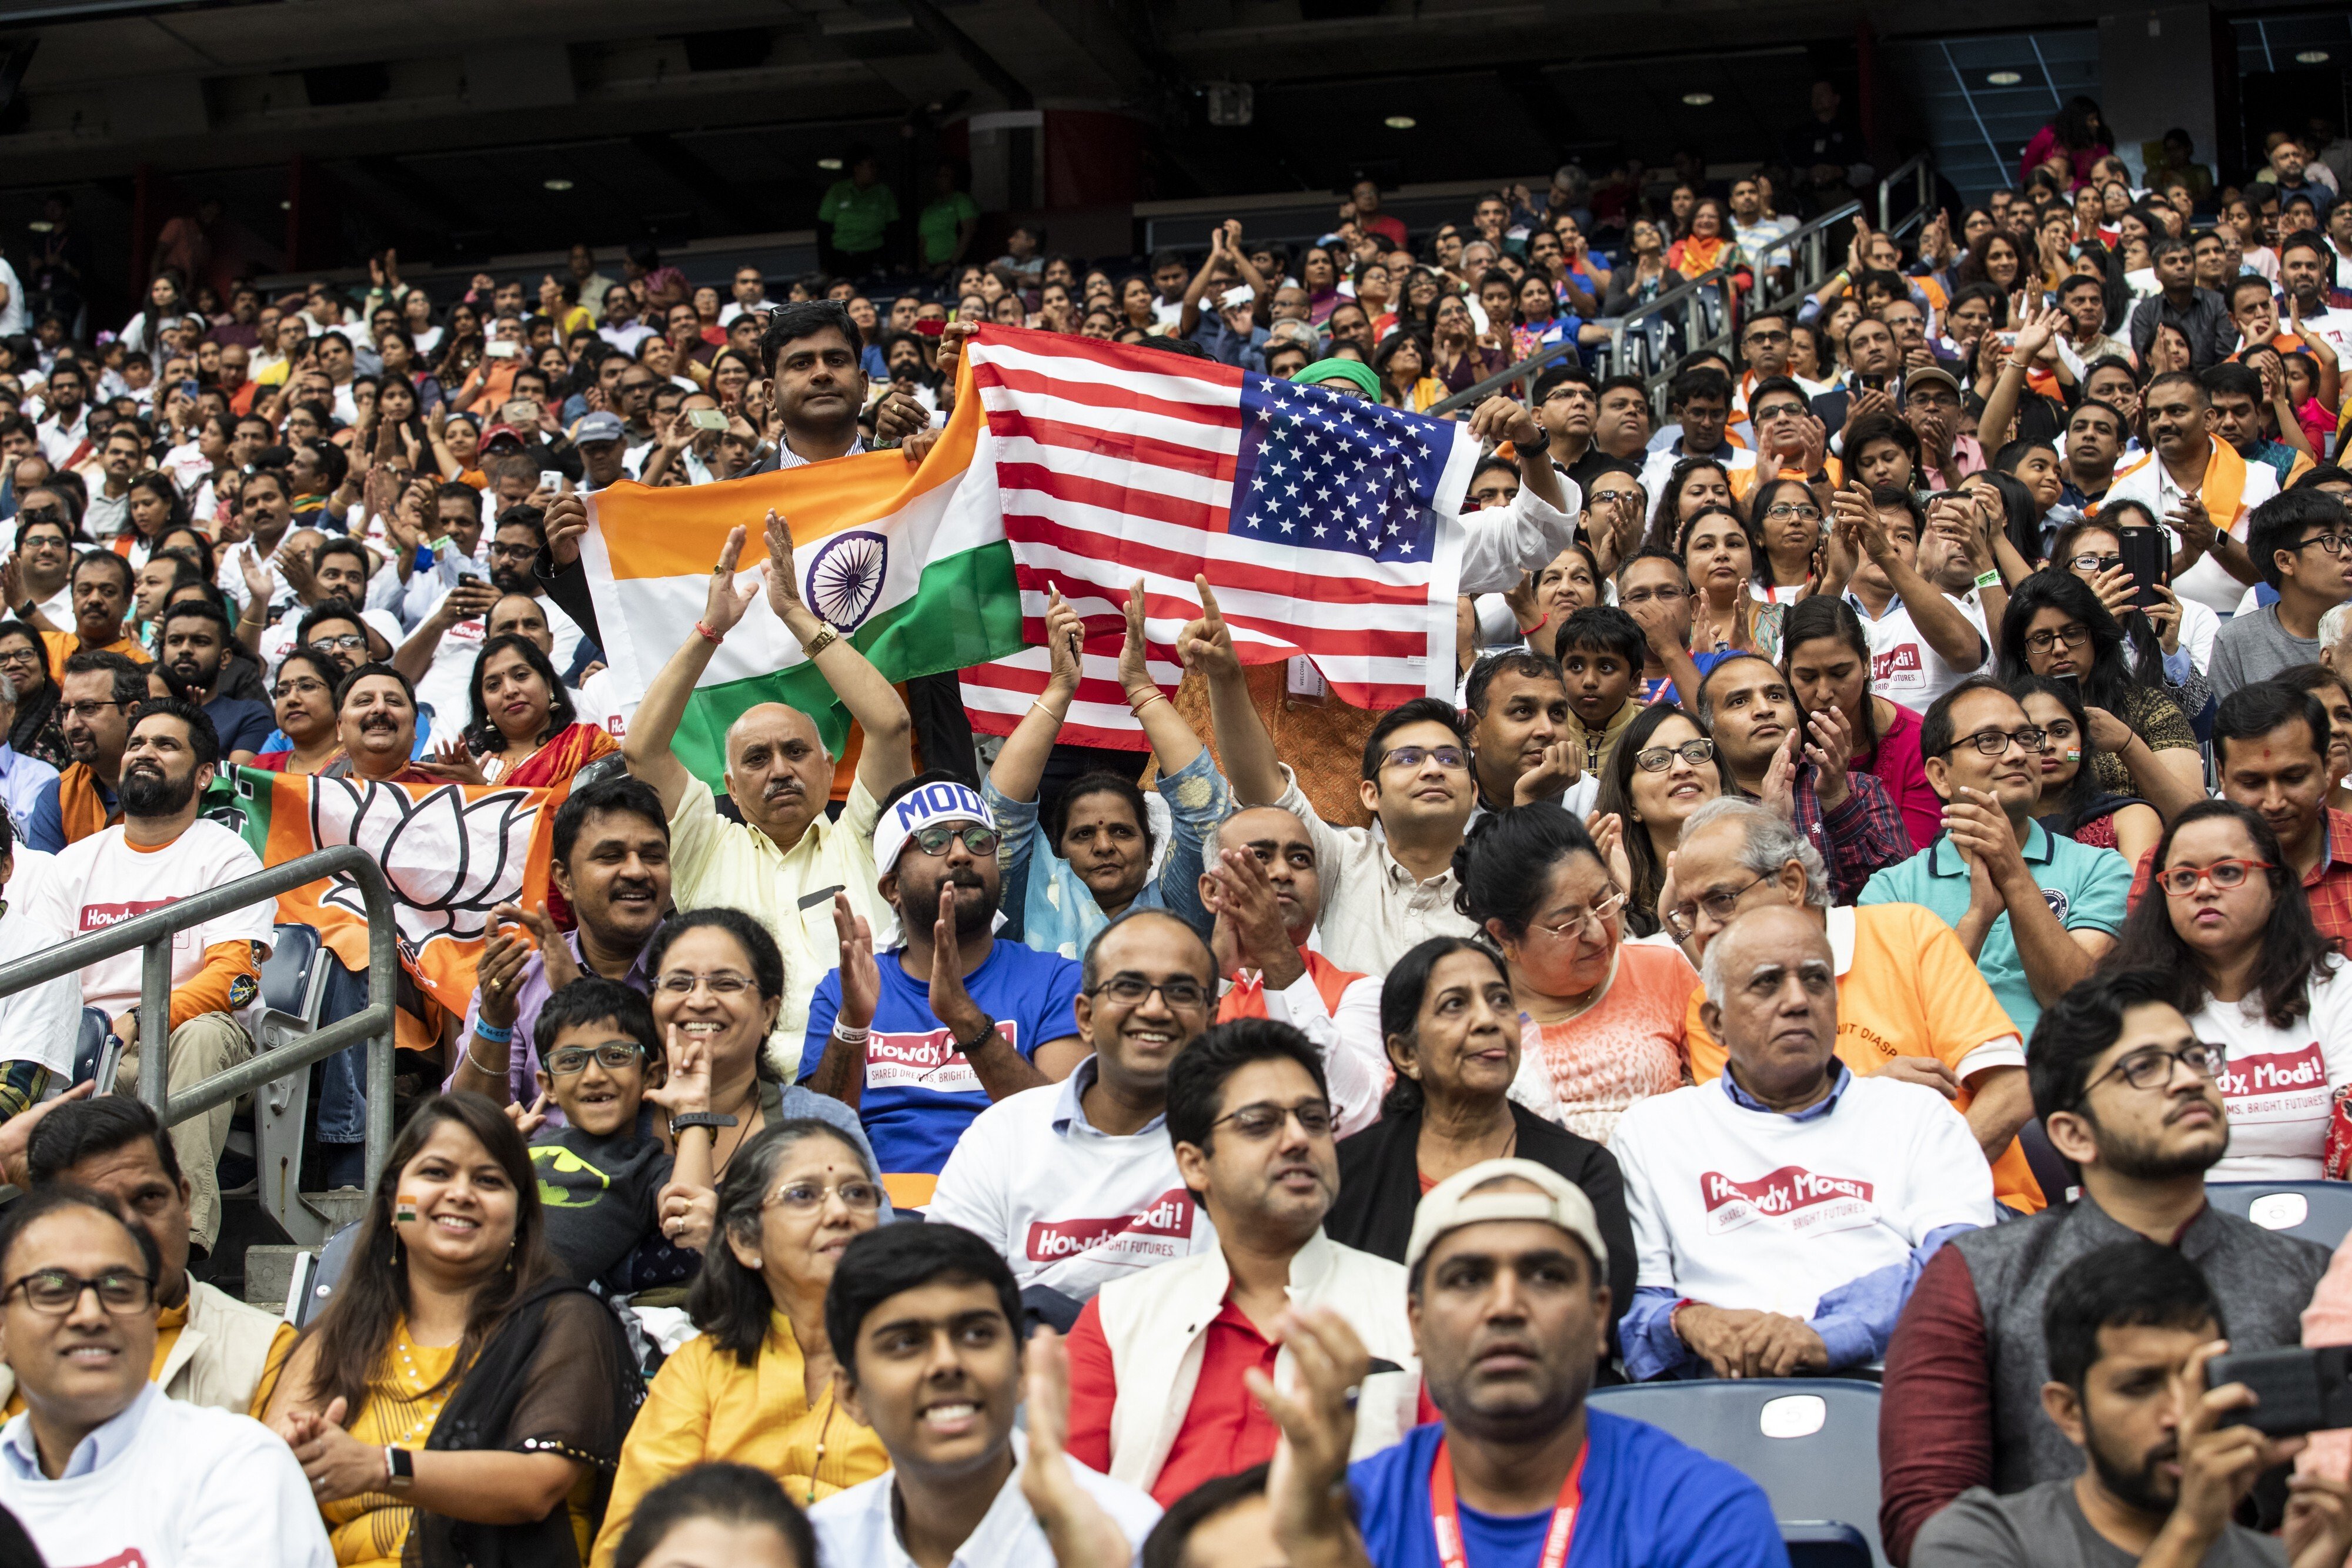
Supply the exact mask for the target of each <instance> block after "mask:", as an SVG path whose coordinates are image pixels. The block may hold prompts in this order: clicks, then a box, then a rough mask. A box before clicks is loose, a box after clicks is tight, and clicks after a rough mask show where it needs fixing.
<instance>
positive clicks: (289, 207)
mask: <svg viewBox="0 0 2352 1568" xmlns="http://www.w3.org/2000/svg"><path fill="white" fill-rule="evenodd" d="M293 210H294V204H293V203H291V202H280V203H278V211H279V212H281V213H290V212H292V211H293Z"/></svg>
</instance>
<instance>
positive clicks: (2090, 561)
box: [2066, 554, 2124, 571]
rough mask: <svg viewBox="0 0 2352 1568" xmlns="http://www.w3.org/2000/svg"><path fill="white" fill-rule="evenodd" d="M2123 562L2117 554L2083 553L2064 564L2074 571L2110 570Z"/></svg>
mask: <svg viewBox="0 0 2352 1568" xmlns="http://www.w3.org/2000/svg"><path fill="white" fill-rule="evenodd" d="M2123 563H2124V558H2123V557H2121V556H2119V555H2089V554H2084V555H2078V556H2075V557H2074V558H2073V559H2070V560H2069V561H2067V563H2066V564H2067V565H2068V566H2071V567H2073V568H2074V570H2076V571H2112V570H2115V569H2116V567H2119V566H2121V565H2123Z"/></svg>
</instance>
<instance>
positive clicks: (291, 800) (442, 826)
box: [205, 768, 563, 1044]
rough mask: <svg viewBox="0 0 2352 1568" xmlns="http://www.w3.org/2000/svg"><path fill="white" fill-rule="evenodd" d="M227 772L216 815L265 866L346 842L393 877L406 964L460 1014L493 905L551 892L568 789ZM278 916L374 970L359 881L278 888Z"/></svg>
mask: <svg viewBox="0 0 2352 1568" xmlns="http://www.w3.org/2000/svg"><path fill="white" fill-rule="evenodd" d="M223 772H224V778H223V779H222V781H221V783H220V784H219V785H217V786H215V789H214V790H213V792H212V793H211V794H210V795H208V796H207V797H206V798H205V815H206V816H208V817H211V818H212V819H213V820H214V821H218V822H220V823H222V824H224V825H225V826H226V827H228V828H230V829H231V830H233V831H236V832H237V833H238V834H240V835H241V836H242V837H243V838H244V840H245V841H246V842H247V844H250V845H251V846H252V847H253V852H254V853H256V854H257V855H259V856H260V857H261V863H262V864H264V865H268V866H278V865H283V864H285V863H286V862H289V861H291V860H297V859H299V858H300V857H301V856H303V855H306V854H309V853H310V852H312V851H314V850H323V849H332V848H334V847H336V846H338V845H341V844H357V845H358V846H359V847H360V848H362V849H363V850H365V851H366V852H368V853H369V855H371V856H372V857H373V859H374V860H375V862H376V863H377V864H378V865H380V866H382V867H383V875H384V881H385V882H386V883H390V884H391V888H392V898H393V915H394V919H395V920H396V921H397V922H398V924H399V926H400V956H401V962H402V963H403V965H404V967H406V968H407V969H408V971H409V972H410V973H411V974H412V975H414V976H415V978H416V982H417V984H418V985H419V986H420V987H421V988H423V989H424V990H425V993H426V994H427V995H429V996H430V997H432V998H433V999H434V1000H435V1001H436V1002H438V1003H439V1004H440V1005H441V1006H443V1007H445V1008H446V1009H449V1010H450V1011H452V1012H455V1013H459V1014H463V1013H464V1012H465V1010H466V1007H467V1003H468V1002H469V1001H470V1000H471V999H472V998H473V994H474V966H475V963H476V962H477V961H478V959H479V958H480V956H481V952H482V940H483V938H484V936H487V935H488V930H489V924H490V911H492V910H493V909H495V908H497V907H498V906H499V904H523V905H524V906H525V907H530V906H534V905H536V904H541V903H542V902H544V901H545V899H546V897H547V862H548V856H549V838H550V834H551V831H552V829H553V826H554V817H555V807H556V805H557V804H558V803H559V802H560V801H561V800H562V794H563V791H561V790H554V789H500V788H499V787H497V786H495V785H493V786H491V787H489V788H487V789H484V788H478V787H475V786H470V785H457V784H387V783H380V782H374V781H371V780H369V779H320V778H304V777H299V776H297V775H293V774H286V773H268V772H265V771H263V770H262V769H260V768H226V769H224V770H223ZM278 919H279V920H281V921H288V922H293V923H298V924H300V925H310V926H314V927H316V928H317V930H318V932H319V936H320V940H321V941H322V942H324V943H325V944H326V946H328V947H329V948H330V949H331V950H332V951H333V953H334V955H335V956H337V957H338V958H341V960H342V961H343V965H344V967H346V968H349V969H351V970H352V972H354V973H364V972H365V971H366V969H367V967H368V916H367V900H366V898H365V896H364V895H363V894H362V892H361V890H360V884H359V883H358V881H357V880H356V879H355V878H353V877H352V876H349V875H347V874H338V875H335V876H331V877H327V878H324V879H322V880H320V881H318V882H314V883H305V884H304V885H302V886H300V887H298V888H296V889H294V890H293V891H292V892H290V893H287V894H281V895H279V897H278ZM402 1043H403V1044H407V1043H409V1042H408V1040H406V1039H404V1040H403V1041H402Z"/></svg>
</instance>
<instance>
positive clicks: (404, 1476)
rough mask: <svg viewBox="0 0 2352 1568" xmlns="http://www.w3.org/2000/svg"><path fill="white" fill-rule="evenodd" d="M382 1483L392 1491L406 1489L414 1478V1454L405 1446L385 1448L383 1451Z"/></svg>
mask: <svg viewBox="0 0 2352 1568" xmlns="http://www.w3.org/2000/svg"><path fill="white" fill-rule="evenodd" d="M383 1474H384V1485H385V1486H386V1487H387V1488H389V1489H390V1490H393V1491H406V1490H408V1489H409V1487H410V1485H411V1484H412V1483H414V1482H415V1479H416V1456H415V1454H413V1453H411V1452H410V1451H409V1450H408V1449H406V1448H386V1449H384V1451H383Z"/></svg>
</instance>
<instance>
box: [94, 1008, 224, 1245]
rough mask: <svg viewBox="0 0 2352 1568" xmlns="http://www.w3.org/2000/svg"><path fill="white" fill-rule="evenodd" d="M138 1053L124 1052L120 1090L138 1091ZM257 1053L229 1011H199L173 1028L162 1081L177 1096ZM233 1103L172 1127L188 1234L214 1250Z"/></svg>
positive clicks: (116, 1084)
mask: <svg viewBox="0 0 2352 1568" xmlns="http://www.w3.org/2000/svg"><path fill="white" fill-rule="evenodd" d="M139 1051H140V1047H139V1046H138V1045H133V1046H131V1048H130V1049H129V1050H127V1051H124V1052H123V1053H122V1069H121V1071H120V1072H118V1073H117V1074H116V1075H115V1079H114V1088H115V1092H116V1093H118V1094H133V1095H135V1094H137V1093H138V1092H139ZM252 1054H253V1038H252V1037H251V1036H250V1035H248V1034H247V1033H246V1032H245V1030H242V1029H240V1028H239V1027H238V1026H237V1021H236V1019H233V1018H231V1017H230V1016H229V1015H228V1014H226V1013H198V1014H197V1015H196V1016H195V1017H194V1018H192V1019H189V1020H188V1021H187V1022H185V1023H184V1024H182V1025H181V1026H180V1027H179V1028H177V1029H175V1030H173V1031H172V1042H171V1044H170V1046H169V1047H168V1048H167V1049H166V1052H165V1055H164V1058H163V1069H164V1081H165V1084H166V1087H167V1088H168V1089H169V1091H170V1092H172V1093H173V1094H177V1093H179V1092H182V1091H183V1090H185V1089H190V1088H193V1087H194V1086H195V1085H196V1084H198V1083H201V1082H204V1081H205V1079H207V1078H210V1077H211V1076H213V1074H215V1073H216V1072H221V1071H226V1070H227V1069H229V1068H232V1067H234V1066H236V1064H237V1063H238V1062H240V1061H245V1060H246V1059H247V1057H249V1056H251V1055H252ZM235 1109H236V1107H235V1105H234V1104H233V1103H223V1104H219V1105H215V1106H214V1107H213V1108H212V1109H211V1110H209V1111H207V1112H205V1113H204V1114H203V1115H201V1116H192V1117H190V1118H189V1119H188V1120H187V1121H184V1122H183V1123H181V1124H179V1125H178V1126H176V1127H173V1129H172V1153H173V1155H175V1156H177V1157H178V1159H179V1162H180V1171H181V1174H182V1175H184V1176H186V1177H187V1178H188V1189H189V1191H188V1236H189V1239H192V1240H193V1241H194V1242H195V1244H196V1245H197V1246H199V1247H201V1248H203V1249H205V1251H206V1252H210V1251H211V1250H212V1248H213V1243H214V1242H215V1241H216V1240H218V1239H220V1221H221V1206H220V1174H219V1170H218V1166H219V1165H220V1154H221V1145H223V1144H224V1143H226V1141H227V1140H228V1124H229V1116H230V1113H232V1112H233V1111H234V1110H235Z"/></svg>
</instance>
